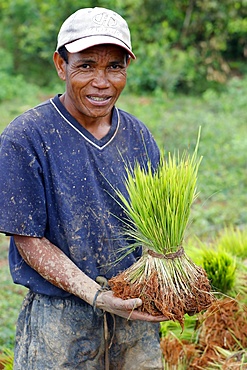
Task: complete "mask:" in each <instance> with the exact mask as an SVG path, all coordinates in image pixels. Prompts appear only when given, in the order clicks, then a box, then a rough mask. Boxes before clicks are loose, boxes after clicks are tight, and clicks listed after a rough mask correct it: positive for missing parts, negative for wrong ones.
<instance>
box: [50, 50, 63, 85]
mask: <svg viewBox="0 0 247 370" xmlns="http://www.w3.org/2000/svg"><path fill="white" fill-rule="evenodd" d="M53 62H54V64H55V67H56V70H57V74H58V77H59V78H61V80H62V81H65V80H66V62H65V60H64V59H63V58H62V57H61V55H60V54H59V53H58V52H57V51H55V53H54V54H53Z"/></svg>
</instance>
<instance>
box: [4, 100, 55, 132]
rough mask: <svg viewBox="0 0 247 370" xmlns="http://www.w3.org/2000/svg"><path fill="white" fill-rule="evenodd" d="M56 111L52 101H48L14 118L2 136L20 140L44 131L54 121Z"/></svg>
mask: <svg viewBox="0 0 247 370" xmlns="http://www.w3.org/2000/svg"><path fill="white" fill-rule="evenodd" d="M54 111H55V110H54V108H53V106H52V104H51V102H50V100H46V101H44V102H43V103H41V104H39V105H37V106H35V107H33V108H30V109H29V110H27V111H26V112H24V113H22V114H21V115H19V116H17V117H16V118H14V119H13V121H12V122H10V123H9V125H8V126H7V127H6V128H5V130H4V131H3V133H2V135H1V136H2V137H8V138H10V139H11V138H12V139H18V137H20V136H22V137H25V136H31V135H33V134H34V133H35V132H39V131H43V130H44V127H45V126H46V125H47V123H48V122H50V121H52V120H51V118H52V116H53V115H54Z"/></svg>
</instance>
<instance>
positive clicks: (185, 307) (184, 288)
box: [109, 255, 215, 327]
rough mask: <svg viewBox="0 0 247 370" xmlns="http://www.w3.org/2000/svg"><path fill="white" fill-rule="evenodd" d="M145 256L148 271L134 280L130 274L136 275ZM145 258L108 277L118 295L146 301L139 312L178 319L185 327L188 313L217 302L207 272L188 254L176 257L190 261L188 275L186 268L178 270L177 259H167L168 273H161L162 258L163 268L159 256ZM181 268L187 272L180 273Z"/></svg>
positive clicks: (181, 260) (182, 263)
mask: <svg viewBox="0 0 247 370" xmlns="http://www.w3.org/2000/svg"><path fill="white" fill-rule="evenodd" d="M142 258H145V259H146V260H147V261H146V264H145V266H149V270H148V271H145V273H142V274H141V276H139V277H138V278H137V279H135V280H133V279H132V278H131V276H133V275H134V276H136V274H135V272H138V271H140V266H142V265H143V262H142V260H141V259H142ZM142 258H141V259H140V260H139V261H137V262H136V263H135V264H134V265H132V266H131V267H130V268H129V269H127V270H125V271H123V272H122V273H120V274H119V275H117V276H115V277H113V278H112V279H110V280H109V286H110V288H111V289H112V291H113V292H114V295H115V296H116V297H119V298H122V299H128V298H141V299H142V302H143V304H142V306H140V307H139V308H138V310H139V311H143V312H147V313H149V314H151V315H153V316H160V315H164V316H165V317H167V318H168V319H169V320H173V321H178V322H179V323H180V325H181V326H182V327H183V322H184V315H185V314H186V313H188V314H189V315H193V314H195V313H198V312H201V311H203V310H206V309H207V308H208V307H209V306H210V305H211V304H212V302H214V301H215V298H214V296H213V294H212V293H211V292H210V290H211V287H210V283H209V280H208V278H207V275H206V272H205V271H204V270H203V269H202V268H201V267H199V266H196V265H195V264H194V263H193V262H192V261H189V260H188V257H185V255H182V256H180V257H179V258H176V259H177V260H178V259H180V263H181V266H183V265H184V261H185V260H186V262H188V261H189V262H190V269H191V270H190V272H191V273H190V274H189V275H188V274H187V271H186V273H184V271H183V269H179V270H176V266H175V262H174V260H172V261H171V260H169V261H168V262H167V264H170V266H169V269H167V270H169V274H165V275H163V274H161V273H160V272H161V271H163V270H164V266H165V265H164V263H165V262H164V261H162V264H163V265H162V268H163V270H162V268H161V262H159V258H154V257H153V256H148V257H147V256H145V257H142ZM148 259H149V260H148ZM159 263H160V264H159ZM176 263H177V261H176ZM171 264H173V275H172V274H171V272H170V271H172V269H171ZM179 271H180V273H181V271H182V274H183V273H184V274H183V275H179ZM139 275H140V274H139ZM167 276H169V279H168V278H167Z"/></svg>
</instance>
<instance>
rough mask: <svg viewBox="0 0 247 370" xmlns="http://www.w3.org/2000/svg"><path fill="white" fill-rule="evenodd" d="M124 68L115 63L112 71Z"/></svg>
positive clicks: (111, 67)
mask: <svg viewBox="0 0 247 370" xmlns="http://www.w3.org/2000/svg"><path fill="white" fill-rule="evenodd" d="M122 68H123V66H122V65H121V64H119V63H113V64H111V66H110V69H113V70H119V69H122Z"/></svg>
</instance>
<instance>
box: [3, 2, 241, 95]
mask: <svg viewBox="0 0 247 370" xmlns="http://www.w3.org/2000/svg"><path fill="white" fill-rule="evenodd" d="M94 6H103V7H109V8H111V9H113V10H116V11H117V12H119V13H120V14H121V15H123V16H124V17H125V18H126V20H127V21H128V23H129V26H130V29H131V33H132V42H133V49H134V51H135V53H136V55H137V56H138V59H137V61H136V62H135V63H134V65H133V68H132V69H131V71H130V81H129V85H128V86H129V89H130V90H131V91H132V92H136V93H146V92H147V91H149V92H150V91H155V90H156V89H162V90H166V91H167V92H169V93H173V92H177V91H183V92H193V93H198V92H203V91H205V90H206V89H208V88H209V87H210V88H214V89H216V88H217V89H221V88H223V87H224V84H225V82H226V81H227V80H228V78H229V77H231V76H233V75H237V76H239V75H240V76H241V75H243V74H244V73H245V72H246V63H245V62H246V56H247V43H246V40H247V37H246V36H247V1H246V0H224V1H221V0H207V1H204V0H172V1H171V0H166V1H163V0H136V1H132V0H98V1H97V0H84V1H79V0H74V1H73V2H69V1H68V0H59V1H58V0H49V1H48V0H46V1H41V0H32V1H30V0H1V3H0V33H1V39H0V78H1V82H2V86H4V89H1V91H0V99H2V100H3V99H5V98H12V96H13V95H15V93H16V92H17V91H16V90H17V89H18V86H19V85H20V84H25V81H26V82H27V81H28V82H31V83H35V84H39V85H43V86H45V85H47V84H51V83H54V70H53V63H52V53H53V51H54V49H55V46H56V35H57V32H58V29H59V28H60V25H61V24H62V22H63V20H64V19H65V18H66V17H67V16H68V15H69V14H71V13H72V12H73V11H75V10H77V9H78V8H80V7H94ZM41 76H42V77H41ZM10 78H11V81H12V83H11V84H9V83H8V82H9V81H10Z"/></svg>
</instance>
